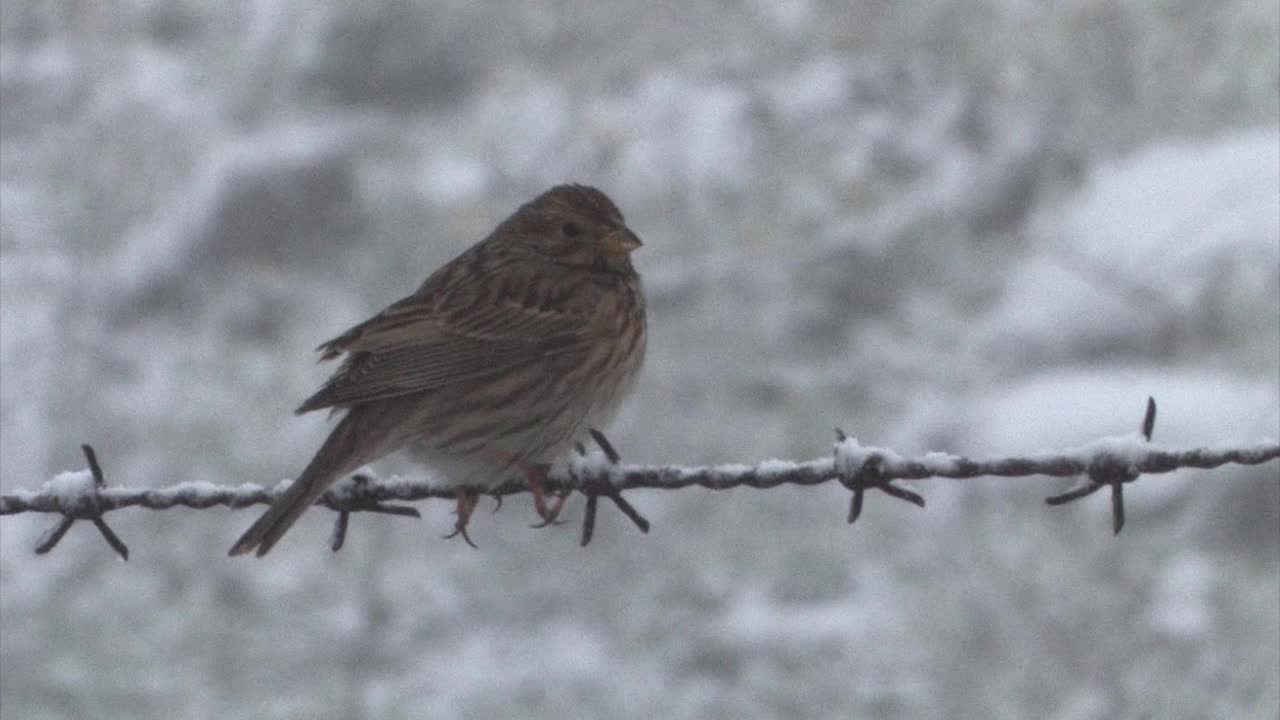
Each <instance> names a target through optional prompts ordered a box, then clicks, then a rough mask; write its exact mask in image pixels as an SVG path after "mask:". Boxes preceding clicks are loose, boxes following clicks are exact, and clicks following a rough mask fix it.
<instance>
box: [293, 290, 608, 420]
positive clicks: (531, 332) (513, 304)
mask: <svg viewBox="0 0 1280 720" xmlns="http://www.w3.org/2000/svg"><path fill="white" fill-rule="evenodd" d="M495 282H500V281H495ZM517 288H535V290H531V291H517ZM580 290H581V288H579V291H580ZM569 297H571V294H569V293H566V292H564V289H560V290H557V289H556V288H555V287H553V286H549V285H547V284H545V283H544V284H541V285H538V284H523V283H520V284H517V283H511V290H510V291H508V290H506V289H505V288H504V287H502V286H500V285H499V286H494V285H493V284H490V285H488V286H485V287H476V286H474V285H473V284H457V285H453V286H452V287H450V285H448V284H446V285H445V286H444V287H432V286H431V285H430V283H428V285H424V287H423V288H422V289H421V290H419V292H417V293H414V295H411V296H409V297H407V298H405V299H403V300H400V301H399V302H396V303H395V304H393V305H391V306H390V307H388V308H386V309H385V310H383V311H382V312H380V313H378V314H377V315H376V316H374V317H373V318H370V319H369V320H367V321H365V322H363V323H361V324H359V325H357V326H355V327H353V328H351V329H350V330H348V331H347V332H345V333H343V334H342V335H340V336H338V337H337V338H334V339H333V340H330V341H329V342H326V343H324V344H323V345H321V346H320V347H319V348H317V350H318V351H319V352H321V359H331V358H335V357H338V356H340V355H343V354H345V355H346V361H345V362H344V363H343V364H342V367H340V368H339V369H338V371H337V372H336V373H334V375H333V377H332V378H330V379H329V382H328V383H326V384H325V386H324V387H322V388H321V389H320V390H319V391H318V392H317V393H316V394H314V395H312V396H311V397H309V398H307V400H306V401H305V402H303V403H302V405H301V406H300V407H299V408H298V410H297V412H298V413H304V412H308V411H311V410H318V409H321V408H327V407H343V406H348V405H353V404H357V403H363V402H369V401H372V400H379V399H383V398H389V397H396V396H400V395H408V394H411V393H417V392H423V391H427V390H433V389H437V388H441V387H445V386H449V385H453V384H457V383H463V382H469V381H473V380H477V379H480V378H483V377H491V376H494V375H499V374H503V373H508V372H512V371H514V370H516V369H518V368H520V367H522V366H524V365H526V364H528V363H532V362H537V361H539V360H541V359H544V358H546V357H548V356H551V355H560V354H563V353H567V352H575V351H577V350H580V349H581V348H582V347H583V346H584V338H585V333H586V329H587V327H588V321H589V314H588V312H587V310H586V308H585V306H584V305H583V304H581V303H573V304H569V303H567V302H565V301H564V300H567V299H568V298H569ZM579 298H580V296H579Z"/></svg>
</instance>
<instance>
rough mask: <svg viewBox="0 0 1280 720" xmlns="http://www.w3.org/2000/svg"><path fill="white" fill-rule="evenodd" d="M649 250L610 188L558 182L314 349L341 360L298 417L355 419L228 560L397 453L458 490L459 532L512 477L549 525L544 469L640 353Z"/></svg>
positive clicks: (609, 408)
mask: <svg viewBox="0 0 1280 720" xmlns="http://www.w3.org/2000/svg"><path fill="white" fill-rule="evenodd" d="M640 245H641V243H640V239H639V238H638V237H636V235H635V233H633V232H631V230H630V229H628V228H627V226H626V224H625V223H624V222H623V219H622V213H621V212H619V211H618V208H617V207H616V206H615V205H614V204H613V202H612V201H611V200H610V199H609V198H608V197H607V196H606V195H605V194H604V193H602V192H600V191H599V190H596V189H595V188H591V187H587V186H584V185H559V186H556V187H553V188H551V189H550V190H548V191H546V192H544V193H543V194H541V195H539V196H538V197H536V198H534V199H533V200H532V201H531V202H529V203H526V204H525V205H523V206H521V207H520V208H519V209H518V210H516V212H515V213H514V214H512V215H511V216H510V217H508V218H507V219H506V220H503V221H502V223H501V224H499V225H498V227H497V228H495V229H494V231H493V232H492V233H490V234H489V236H488V237H486V238H485V239H484V240H481V241H480V242H479V243H477V244H476V245H473V246H472V247H471V248H470V249H468V250H466V251H465V252H463V253H462V254H461V255H459V256H458V257H456V258H454V259H453V260H452V261H450V262H449V263H448V264H446V265H444V266H443V267H441V268H440V269H438V270H436V271H435V272H434V273H432V274H431V276H430V277H428V278H427V280H426V282H424V283H423V284H422V286H421V287H419V288H418V289H417V291H415V292H414V293H413V294H411V295H409V296H408V297H406V298H404V299H403V300H400V301H398V302H395V303H392V304H391V305H390V306H389V307H387V308H386V309H385V310H383V311H382V312H380V313H378V314H377V315H375V316H373V317H372V318H370V319H369V320H366V321H365V322H362V323H360V324H359V325H356V326H355V327H353V328H351V329H350V330H348V331H346V332H345V333H343V334H341V335H339V336H338V337H336V338H334V339H333V340H330V341H329V342H326V343H324V344H323V345H321V346H320V347H319V348H317V350H318V351H319V352H320V353H321V359H322V360H329V359H333V358H336V357H339V356H345V358H344V361H343V363H342V365H341V367H340V368H339V369H338V370H337V372H336V373H334V375H333V377H332V378H330V379H329V381H328V382H327V383H326V384H325V385H324V386H323V387H322V388H320V390H319V391H318V392H317V393H316V394H314V395H312V396H311V397H309V398H307V399H306V401H304V402H303V403H302V405H301V406H300V407H299V408H298V410H297V412H298V413H305V412H310V411H312V410H319V409H322V408H332V409H333V411H335V412H336V411H343V410H345V411H346V415H344V416H343V418H342V420H341V421H339V422H338V424H337V426H336V427H334V429H333V431H332V432H331V433H330V434H329V437H328V439H326V440H325V441H324V444H323V445H321V446H320V449H319V450H318V451H317V452H316V454H315V457H313V458H312V459H311V462H310V463H309V464H308V465H307V466H306V468H305V469H304V470H303V471H302V474H301V475H299V476H298V479H297V480H295V481H294V482H293V484H292V485H291V486H290V487H289V489H288V490H287V491H286V492H285V493H284V494H283V495H281V496H280V497H279V498H278V499H277V500H276V501H275V502H274V503H273V504H272V505H271V507H270V508H268V509H267V511H266V512H265V513H263V514H262V516H261V517H260V518H258V520H257V522H255V523H254V524H253V525H252V526H251V527H250V528H249V529H248V530H246V531H245V533H244V535H242V536H241V537H240V539H239V540H237V541H236V544H235V545H234V546H233V547H232V548H231V553H230V554H232V555H240V554H242V553H246V552H249V551H250V550H256V551H257V554H258V555H259V556H261V555H264V554H266V553H267V552H268V551H269V550H270V549H271V547H272V546H273V545H275V544H276V542H277V541H279V540H280V537H281V536H282V535H284V533H285V531H287V530H288V529H289V527H290V526H291V525H293V523H294V522H295V521H296V520H297V519H298V517H299V516H300V515H301V514H302V513H303V512H304V511H305V510H306V509H307V508H308V507H310V506H311V504H312V503H314V502H315V501H316V499H317V498H319V497H320V495H321V494H323V493H324V491H325V489H326V488H328V487H329V486H330V485H331V484H333V482H334V481H335V480H337V479H339V478H340V477H342V476H343V475H345V474H347V473H350V472H352V471H353V470H355V469H356V468H358V467H360V466H361V465H364V464H366V463H370V462H373V461H374V460H377V459H378V458H381V457H383V456H384V455H387V454H389V453H392V452H395V451H397V450H402V449H404V450H407V451H408V452H409V454H410V456H411V457H413V459H415V460H417V461H420V462H424V463H425V464H427V465H429V466H430V467H432V468H433V469H434V470H436V471H437V472H438V474H439V475H440V476H442V481H443V482H446V483H447V484H448V486H449V487H454V488H457V489H458V511H457V514H458V517H457V522H456V524H455V534H457V533H465V530H466V525H467V520H468V518H469V517H470V514H471V511H472V510H473V509H474V507H475V502H476V499H477V494H476V489H477V488H486V487H493V486H496V485H497V484H499V483H501V482H503V481H504V480H506V479H507V478H508V477H509V476H510V475H511V473H513V472H518V473H522V474H523V475H524V477H525V479H526V481H527V482H528V483H529V486H530V489H531V490H532V492H533V495H534V503H535V507H536V508H537V511H538V513H539V515H541V516H542V517H543V518H544V519H545V520H547V521H551V520H554V518H555V513H556V512H558V510H559V503H557V504H556V506H555V507H554V508H551V509H549V508H548V504H547V502H546V500H545V494H544V490H543V484H542V481H543V480H544V479H545V477H546V472H547V468H548V466H549V463H550V462H552V461H553V460H555V459H556V457H557V456H559V455H561V454H563V453H564V452H565V451H566V450H567V449H568V448H569V447H571V446H572V445H573V443H574V442H575V441H577V440H578V439H579V438H580V436H582V435H583V434H584V433H586V432H587V431H588V430H589V429H591V428H593V427H599V426H600V425H602V424H603V423H606V422H607V421H608V420H609V418H610V417H611V416H612V415H613V413H614V411H615V410H616V409H617V407H618V404H619V403H620V402H621V400H622V399H623V397H624V396H625V395H626V394H627V392H628V391H629V390H630V389H631V386H632V384H633V382H634V380H635V377H636V374H637V372H638V371H639V369H640V365H641V362H642V360H643V358H644V349H645V306H644V296H643V295H642V293H641V289H640V278H639V276H638V275H637V274H636V271H635V268H634V267H632V265H631V257H630V256H631V252H632V251H633V250H635V249H636V248H638V247H640ZM562 502H563V497H561V498H560V503H562ZM464 537H465V535H464Z"/></svg>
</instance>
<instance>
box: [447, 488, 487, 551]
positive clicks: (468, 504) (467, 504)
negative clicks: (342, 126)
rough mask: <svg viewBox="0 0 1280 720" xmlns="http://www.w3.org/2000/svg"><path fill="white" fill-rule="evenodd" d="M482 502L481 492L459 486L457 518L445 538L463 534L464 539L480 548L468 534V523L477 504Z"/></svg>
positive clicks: (477, 548)
mask: <svg viewBox="0 0 1280 720" xmlns="http://www.w3.org/2000/svg"><path fill="white" fill-rule="evenodd" d="M479 503H480V493H478V492H476V491H475V490H471V489H469V488H458V508H457V509H456V510H455V511H454V515H456V516H457V518H456V519H455V520H454V522H453V532H451V533H449V534H448V535H445V536H444V539H446V540H448V539H451V538H455V537H459V536H461V537H462V539H463V541H464V542H466V543H467V544H468V545H470V546H471V547H473V548H475V549H476V550H479V549H480V548H479V546H477V545H476V544H475V543H473V542H471V536H470V535H468V534H467V523H469V522H471V513H473V512H475V509H476V505H478V504H479Z"/></svg>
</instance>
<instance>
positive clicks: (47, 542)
mask: <svg viewBox="0 0 1280 720" xmlns="http://www.w3.org/2000/svg"><path fill="white" fill-rule="evenodd" d="M80 452H82V453H84V459H85V462H87V463H88V464H89V474H90V475H92V476H93V492H92V493H90V494H88V495H86V496H84V497H83V498H78V499H77V502H76V503H75V505H74V506H72V507H61V508H60V510H59V511H60V512H61V513H62V519H61V520H59V521H58V524H57V525H54V526H53V527H51V528H49V529H48V530H46V531H45V532H44V534H43V535H41V536H40V539H39V540H38V541H36V547H35V551H36V554H37V555H44V554H45V553H47V552H49V551H50V550H52V549H54V548H55V547H57V545H58V543H59V542H61V541H62V538H63V537H64V536H65V535H66V534H67V531H68V530H70V529H71V526H72V525H74V524H75V522H76V520H88V521H90V522H92V523H93V526H94V527H95V528H97V529H98V534H100V535H102V539H104V540H106V541H107V545H110V546H111V549H112V550H115V551H116V554H117V555H119V556H120V559H121V560H128V559H129V546H128V545H125V544H124V541H123V540H121V539H120V536H119V535H116V534H115V531H113V530H112V529H111V526H110V525H107V521H106V520H103V519H102V513H103V512H105V511H106V510H104V509H103V507H102V503H101V502H100V496H99V494H98V491H99V490H101V489H103V488H105V487H106V486H107V480H106V476H105V475H104V474H103V472H102V466H101V465H100V464H98V454H97V453H96V452H94V450H93V446H92V445H87V444H86V445H81V446H80Z"/></svg>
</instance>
